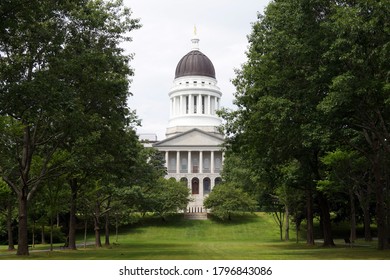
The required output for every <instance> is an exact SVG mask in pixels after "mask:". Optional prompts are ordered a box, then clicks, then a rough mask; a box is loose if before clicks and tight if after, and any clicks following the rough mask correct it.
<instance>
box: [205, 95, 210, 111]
mask: <svg viewBox="0 0 390 280" xmlns="http://www.w3.org/2000/svg"><path fill="white" fill-rule="evenodd" d="M206 114H209V115H211V96H210V95H209V96H208V98H207V111H206Z"/></svg>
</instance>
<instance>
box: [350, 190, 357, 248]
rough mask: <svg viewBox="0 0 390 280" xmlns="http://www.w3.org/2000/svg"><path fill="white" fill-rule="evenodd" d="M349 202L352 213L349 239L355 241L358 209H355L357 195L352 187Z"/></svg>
mask: <svg viewBox="0 0 390 280" xmlns="http://www.w3.org/2000/svg"><path fill="white" fill-rule="evenodd" d="M349 203H350V209H351V213H350V215H351V217H350V224H351V232H350V236H349V240H350V241H351V242H354V241H355V240H356V209H355V196H354V193H353V189H352V188H349Z"/></svg>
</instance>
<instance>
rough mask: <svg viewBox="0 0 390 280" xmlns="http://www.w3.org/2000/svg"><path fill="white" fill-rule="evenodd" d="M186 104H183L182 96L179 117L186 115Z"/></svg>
mask: <svg viewBox="0 0 390 280" xmlns="http://www.w3.org/2000/svg"><path fill="white" fill-rule="evenodd" d="M184 107H185V106H184V104H183V95H180V106H179V110H180V111H179V115H184V114H185V112H184Z"/></svg>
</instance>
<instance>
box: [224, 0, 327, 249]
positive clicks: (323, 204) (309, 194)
mask: <svg viewBox="0 0 390 280" xmlns="http://www.w3.org/2000/svg"><path fill="white" fill-rule="evenodd" d="M328 2H329V1H326V0H314V1H313V0H294V1H275V2H271V3H270V4H269V5H268V7H267V8H266V10H265V14H264V16H263V15H259V19H258V21H257V22H256V23H254V24H253V28H252V33H251V34H250V36H249V37H248V38H249V49H248V52H247V57H248V62H247V63H245V64H244V65H243V66H242V68H241V69H240V70H237V71H236V78H235V79H234V81H233V82H234V84H235V86H236V89H237V93H236V94H235V103H236V105H237V110H235V111H233V112H226V111H225V112H224V113H223V114H222V116H223V117H224V119H225V120H226V125H225V126H224V130H225V132H226V135H227V136H228V145H230V146H231V148H232V149H233V150H236V152H237V153H240V152H241V153H243V154H244V157H247V158H249V159H250V160H251V163H252V164H251V166H252V168H253V169H254V172H256V174H258V178H261V177H263V181H264V182H266V183H267V184H268V185H269V186H270V188H271V189H272V190H274V189H275V188H276V187H277V186H278V184H277V179H278V177H279V175H278V170H279V168H280V167H281V166H284V165H286V164H288V163H289V162H291V161H294V160H296V161H298V162H299V166H300V168H301V169H302V172H301V174H303V175H304V176H300V180H301V181H300V183H299V184H298V185H299V186H300V187H303V188H304V189H305V192H306V220H307V226H308V229H307V233H308V235H307V243H308V244H314V234H313V216H314V203H315V202H317V203H318V205H319V206H320V209H321V211H320V213H321V221H322V224H323V235H324V245H325V246H332V245H333V244H334V243H333V239H332V236H331V221H330V214H329V212H330V209H329V204H328V201H327V198H326V196H324V195H323V194H321V193H320V192H317V190H316V182H317V181H318V180H320V179H321V170H320V168H321V166H320V161H319V158H320V156H321V155H322V154H323V153H324V152H325V151H326V150H327V145H328V142H329V135H330V134H329V131H328V128H327V126H326V124H325V123H324V122H323V119H322V116H321V112H320V111H319V110H318V109H317V106H318V104H319V102H320V101H321V100H322V98H323V94H324V93H326V91H327V88H328V83H327V82H328V80H329V79H330V78H329V77H328V76H327V75H326V73H325V74H324V73H322V72H321V71H320V70H321V67H322V66H321V65H322V55H323V53H324V48H326V46H327V41H326V34H325V32H324V29H323V27H322V25H321V24H322V22H324V21H325V20H327V17H328V4H329V3H328ZM269 175H271V176H269ZM264 178H265V180H264ZM315 198H316V201H314V199H315Z"/></svg>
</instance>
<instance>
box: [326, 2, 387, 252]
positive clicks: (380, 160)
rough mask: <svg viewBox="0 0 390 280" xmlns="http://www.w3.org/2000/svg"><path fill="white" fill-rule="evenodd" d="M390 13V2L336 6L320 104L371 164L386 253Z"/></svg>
mask: <svg viewBox="0 0 390 280" xmlns="http://www.w3.org/2000/svg"><path fill="white" fill-rule="evenodd" d="M389 9H390V8H389V5H388V1H352V2H351V1H337V2H335V3H333V5H332V6H331V20H330V21H329V22H327V23H326V24H324V28H326V29H327V32H328V34H331V36H332V38H331V39H332V40H331V44H330V46H329V48H328V50H327V52H326V53H324V67H323V71H324V72H328V73H331V74H332V80H331V81H330V83H329V85H330V88H329V93H328V94H327V96H326V97H325V98H324V100H323V101H322V102H321V104H320V105H319V108H320V109H321V110H322V111H323V112H324V113H325V115H326V116H327V121H328V124H329V125H330V126H331V127H332V129H333V130H340V128H342V132H343V133H341V135H339V136H340V138H339V139H341V141H343V142H344V143H347V144H348V145H350V146H351V147H352V148H353V149H354V150H355V151H358V152H359V153H360V154H361V155H363V156H365V157H366V159H367V160H368V162H370V165H371V172H372V176H373V186H374V188H373V190H374V191H375V195H376V223H377V227H378V248H379V249H382V250H383V249H386V248H387V247H388V237H389V232H388V225H387V223H388V216H389V213H388V212H386V206H385V205H386V203H388V201H389V191H388V186H389V181H388V180H389V177H388V174H389V170H388V166H389V165H388V163H389V161H388V159H389V152H390V146H389V143H388V141H387V140H388V139H389V136H390V135H389V117H390V107H389V100H390V98H389V92H390V91H389V89H390V87H389V79H388V78H389V76H388V75H389V72H388V71H389V61H388V59H387V58H388V57H389V54H390V53H389V47H388V46H389V27H388V22H389V12H390V11H389ZM386 200H387V201H386Z"/></svg>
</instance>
